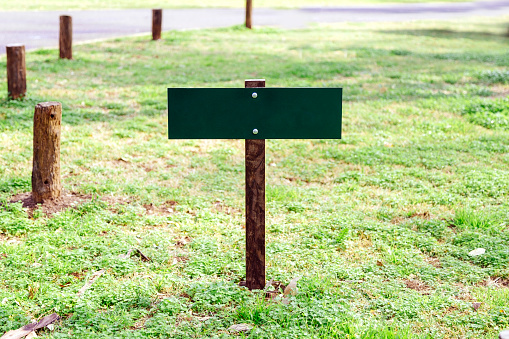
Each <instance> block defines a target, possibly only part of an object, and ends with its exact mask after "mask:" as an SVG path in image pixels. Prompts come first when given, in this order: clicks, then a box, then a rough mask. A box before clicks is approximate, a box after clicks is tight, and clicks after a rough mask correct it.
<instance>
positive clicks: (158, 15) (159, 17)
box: [152, 9, 163, 40]
mask: <svg viewBox="0 0 509 339" xmlns="http://www.w3.org/2000/svg"><path fill="white" fill-rule="evenodd" d="M162 25H163V10H162V9H153V10H152V40H159V39H161V30H162V28H161V27H162Z"/></svg>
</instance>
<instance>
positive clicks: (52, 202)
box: [10, 191, 92, 217]
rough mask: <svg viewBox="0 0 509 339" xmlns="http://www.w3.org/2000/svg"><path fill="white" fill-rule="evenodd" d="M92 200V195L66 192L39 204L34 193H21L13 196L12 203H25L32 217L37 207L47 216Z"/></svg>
mask: <svg viewBox="0 0 509 339" xmlns="http://www.w3.org/2000/svg"><path fill="white" fill-rule="evenodd" d="M90 200H92V196H90V195H85V194H81V193H75V192H66V191H64V192H63V193H62V196H61V197H59V198H55V199H48V200H46V201H44V203H42V204H37V203H36V202H35V201H34V199H33V198H32V193H31V192H28V193H20V194H17V195H15V196H14V197H12V198H11V200H10V202H11V203H16V202H21V203H22V204H23V208H26V209H27V213H28V216H29V217H32V215H33V214H34V211H35V210H37V209H42V212H44V214H46V215H47V216H51V215H53V214H55V213H58V212H61V211H63V210H65V209H67V208H73V207H76V206H78V205H79V204H81V203H84V202H86V201H90Z"/></svg>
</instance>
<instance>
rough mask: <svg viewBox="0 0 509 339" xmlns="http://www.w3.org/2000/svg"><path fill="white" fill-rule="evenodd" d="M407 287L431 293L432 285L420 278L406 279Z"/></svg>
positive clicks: (423, 292)
mask: <svg viewBox="0 0 509 339" xmlns="http://www.w3.org/2000/svg"><path fill="white" fill-rule="evenodd" d="M405 285H406V287H407V288H409V289H412V290H415V291H417V292H420V293H422V294H429V292H430V290H431V287H429V286H428V285H426V283H424V282H422V281H420V280H405Z"/></svg>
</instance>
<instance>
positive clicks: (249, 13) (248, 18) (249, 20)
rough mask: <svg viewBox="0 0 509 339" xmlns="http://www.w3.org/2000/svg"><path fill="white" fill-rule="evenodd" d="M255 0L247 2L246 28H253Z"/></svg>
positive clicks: (247, 0)
mask: <svg viewBox="0 0 509 339" xmlns="http://www.w3.org/2000/svg"><path fill="white" fill-rule="evenodd" d="M252 17H253V0H246V27H247V28H249V29H251V28H252V23H253V21H252Z"/></svg>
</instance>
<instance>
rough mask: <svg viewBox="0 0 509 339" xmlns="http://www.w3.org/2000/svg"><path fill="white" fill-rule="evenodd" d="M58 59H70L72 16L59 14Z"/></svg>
mask: <svg viewBox="0 0 509 339" xmlns="http://www.w3.org/2000/svg"><path fill="white" fill-rule="evenodd" d="M59 46H60V59H69V60H71V59H72V17H71V16H69V15H61V16H60V39H59Z"/></svg>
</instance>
